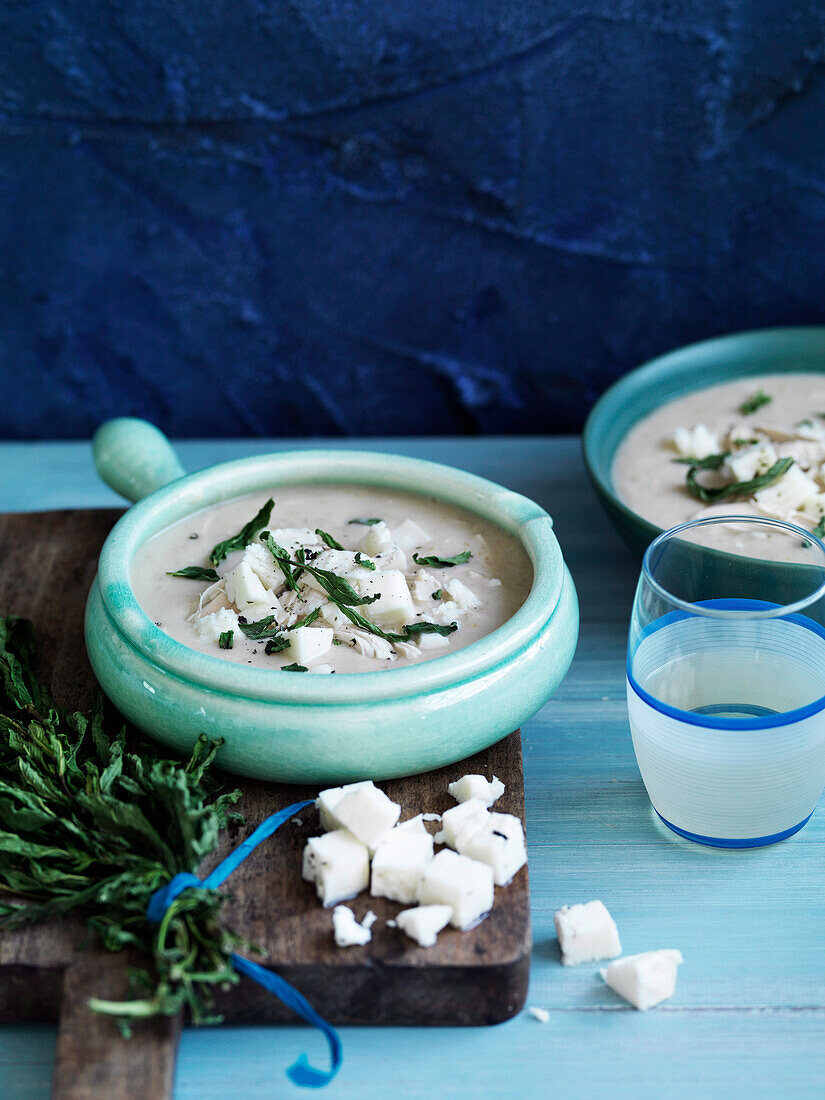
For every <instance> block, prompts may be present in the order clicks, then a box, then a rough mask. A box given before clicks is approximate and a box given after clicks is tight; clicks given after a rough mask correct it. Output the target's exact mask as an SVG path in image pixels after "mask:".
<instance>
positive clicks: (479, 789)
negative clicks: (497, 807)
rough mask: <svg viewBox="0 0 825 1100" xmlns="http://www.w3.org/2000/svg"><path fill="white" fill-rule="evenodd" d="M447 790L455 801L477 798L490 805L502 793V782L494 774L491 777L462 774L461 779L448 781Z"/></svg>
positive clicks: (496, 800)
mask: <svg viewBox="0 0 825 1100" xmlns="http://www.w3.org/2000/svg"><path fill="white" fill-rule="evenodd" d="M447 790H448V791H449V793H450V794H451V795H452V796H453V798H454V799H455V800H456V802H467V801H469V799H471V798H479V799H481V801H482V802H483V803H484V805H485V806H492V804H493V803H494V802H498V800H499V799H500V798H501V796H502V795H503V794H504V784H503V783H502V782H501V780H500V779H499V778H497V776H495V775H494V776H493V778H492V779H485V778H484V776H483V775H462V777H461V779H458V780H456V782H455V783H450V784H449V785H448V786H447Z"/></svg>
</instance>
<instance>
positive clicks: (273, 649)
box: [264, 634, 289, 657]
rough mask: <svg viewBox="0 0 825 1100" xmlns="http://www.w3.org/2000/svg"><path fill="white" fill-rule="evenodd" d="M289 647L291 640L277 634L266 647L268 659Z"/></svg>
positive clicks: (265, 651)
mask: <svg viewBox="0 0 825 1100" xmlns="http://www.w3.org/2000/svg"><path fill="white" fill-rule="evenodd" d="M288 647H289V638H285V637H284V636H283V635H282V634H277V635H276V636H275V637H274V638H270V639H269V641H268V642H267V643H266V645H265V646H264V653H265V654H266V655H267V657H271V656H272V654H273V653H280V652H281V651H282V650H284V649H287V648H288Z"/></svg>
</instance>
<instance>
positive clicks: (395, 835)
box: [370, 819, 433, 905]
mask: <svg viewBox="0 0 825 1100" xmlns="http://www.w3.org/2000/svg"><path fill="white" fill-rule="evenodd" d="M413 820H415V819H413ZM432 858H433V838H432V837H431V836H430V834H429V833H428V832H427V830H426V829H425V828H424V823H423V821H422V822H421V824H420V827H416V826H414V825H413V824H412V822H406V823H405V824H404V825H399V826H397V827H396V828H395V829H392V830H391V831H390V832H389V833H388V834H387V836H386V837H385V838H384V840H383V841H382V842H381V844H379V845H378V847H377V848H376V850H375V855H374V856H373V857H372V877H371V881H370V893H371V894H372V896H373V897H374V898H390V899H392V900H393V901H400V902H403V903H404V904H406V905H409V904H410V902H414V901H415V900H416V898H417V897H418V887H419V885H420V883H421V879H422V877H423V875H424V872H425V871H426V869H427V864H428V863H429V862H430V861H431V860H432Z"/></svg>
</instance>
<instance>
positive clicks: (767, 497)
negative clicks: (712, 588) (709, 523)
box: [612, 373, 825, 560]
mask: <svg viewBox="0 0 825 1100" xmlns="http://www.w3.org/2000/svg"><path fill="white" fill-rule="evenodd" d="M691 460H693V461H691ZM612 480H613V486H614V489H615V491H616V494H617V496H618V497H619V498H620V499H621V500H622V501H623V502H624V503H625V504H627V505H628V506H629V507H630V508H632V509H633V511H634V512H637V513H638V514H639V515H640V516H642V517H643V518H644V519H647V520H649V521H650V522H651V523H655V524H656V525H657V526H659V527H662V528H669V527H674V526H676V525H677V524H679V523H685V522H687V521H688V520H692V519H699V518H702V517H710V516H725V515H739V516H742V515H745V516H763V517H767V518H772V519H781V520H785V521H787V522H791V523H795V524H797V525H799V526H801V527H804V528H806V529H807V530H810V531H815V532H816V533H817V534H818V535H819V536H820V537H823V535H825V519H823V517H825V374H810V373H798V374H797V373H789V374H766V375H760V376H757V377H748V378H742V379H738V380H737V381H735V382H727V383H724V384H722V385H719V386H710V387H708V388H706V389H703V390H697V391H696V392H695V393H691V394H688V395H687V396H685V397H680V398H678V399H677V400H675V401H671V402H668V403H667V404H665V405H662V406H661V407H660V408H658V409H656V410H655V411H654V412H653V413H651V414H650V415H649V416H647V417H645V418H644V419H643V420H640V421H639V423H638V424H636V425H635V427H633V428H632V429H631V431H630V432H628V435H627V437H626V439H625V440H624V441H623V442H622V444H621V446H620V448H619V450H618V452H617V454H616V458H615V461H614V464H613V469H612ZM727 526H728V525H725V526H724V527H720V528H718V529H709V530H710V531H718V535H712V534H709V535H708V536H707V538H708V540H711V539H713V538H718V545H719V546H720V547H723V548H725V549H731V540H730V530H726V529H725V528H726V527H727ZM790 546H791V543H789V540H788V539H786V538H781V537H780V538H779V539H773V538H772V536H771V535H770V534H769V533H768V534H765V533H764V532H759V533H754V532H752V531H746V530H745V529H744V528H742V527H740V528H739V529H738V533H737V536H736V547H737V549H739V550H740V551H742V552H745V553H747V554H749V555H752V556H756V557H769V556H772V555H773V554H774V553H775V554H776V557H777V558H781V559H783V560H784V559H788V557H789V556H790V557H791V558H795V555H794V554H793V552H792V551H791V552H790V555H789V547H790ZM799 549H800V550H804V547H802V546H800V547H799ZM799 557H800V560H806V559H805V556H804V554H800V555H799Z"/></svg>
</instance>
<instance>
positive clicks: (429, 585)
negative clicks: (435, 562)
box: [410, 569, 441, 603]
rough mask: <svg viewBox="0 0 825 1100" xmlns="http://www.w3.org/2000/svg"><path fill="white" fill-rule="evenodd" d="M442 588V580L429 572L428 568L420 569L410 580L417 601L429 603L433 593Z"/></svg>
mask: <svg viewBox="0 0 825 1100" xmlns="http://www.w3.org/2000/svg"><path fill="white" fill-rule="evenodd" d="M439 589H441V582H440V581H439V580H438V579H437V578H436V577H434V576H433V575H432V573H428V572H427V570H426V569H419V570H418V572H417V573H416V574H415V576H414V577H413V578H412V580H411V581H410V592H411V593H412V598H413V599H414V600H415V602H416V603H429V602H430V600H432V598H433V593H434V592H438V591H439Z"/></svg>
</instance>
